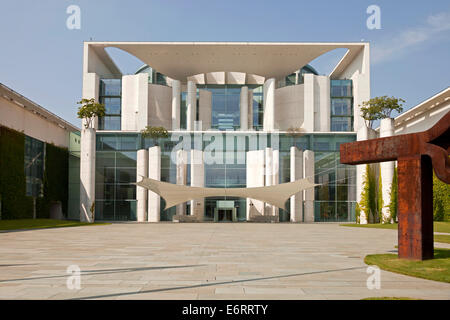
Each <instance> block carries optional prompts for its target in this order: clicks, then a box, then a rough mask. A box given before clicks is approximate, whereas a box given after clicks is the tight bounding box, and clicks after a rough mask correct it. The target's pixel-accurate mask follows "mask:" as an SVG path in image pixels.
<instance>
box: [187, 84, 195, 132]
mask: <svg viewBox="0 0 450 320" xmlns="http://www.w3.org/2000/svg"><path fill="white" fill-rule="evenodd" d="M196 108H197V85H196V84H195V83H194V82H193V81H188V83H187V97H186V130H188V131H192V130H194V121H195V113H196Z"/></svg>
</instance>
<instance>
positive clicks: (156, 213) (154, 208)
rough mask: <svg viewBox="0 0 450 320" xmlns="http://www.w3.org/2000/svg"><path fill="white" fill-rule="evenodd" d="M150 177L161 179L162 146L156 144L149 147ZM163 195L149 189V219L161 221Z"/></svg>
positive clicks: (150, 220)
mask: <svg viewBox="0 0 450 320" xmlns="http://www.w3.org/2000/svg"><path fill="white" fill-rule="evenodd" d="M148 177H149V178H150V179H154V180H159V181H160V180H161V147H160V146H154V147H151V148H149V149H148ZM160 200H161V197H160V196H159V195H158V194H156V193H154V192H153V191H150V190H148V221H149V222H159V221H160V218H161V217H160V210H161V202H160Z"/></svg>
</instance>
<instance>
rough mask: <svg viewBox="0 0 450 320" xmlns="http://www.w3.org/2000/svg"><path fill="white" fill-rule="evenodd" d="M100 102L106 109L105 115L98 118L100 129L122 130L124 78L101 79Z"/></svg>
mask: <svg viewBox="0 0 450 320" xmlns="http://www.w3.org/2000/svg"><path fill="white" fill-rule="evenodd" d="M99 102H100V103H102V104H104V105H105V109H106V110H105V116H104V117H101V118H99V119H98V128H99V130H120V129H121V104H122V79H100V97H99Z"/></svg>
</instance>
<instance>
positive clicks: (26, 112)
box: [0, 83, 80, 219]
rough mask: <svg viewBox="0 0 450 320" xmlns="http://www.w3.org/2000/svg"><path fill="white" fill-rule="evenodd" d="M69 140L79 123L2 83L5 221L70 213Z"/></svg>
mask: <svg viewBox="0 0 450 320" xmlns="http://www.w3.org/2000/svg"><path fill="white" fill-rule="evenodd" d="M70 144H72V145H75V144H78V145H79V144H80V136H79V129H78V128H77V127H75V126H73V125H71V124H70V123H68V122H67V121H64V120H63V119H61V118H60V117H58V116H56V115H55V114H53V113H51V112H50V111H48V110H46V109H44V108H43V107H41V106H39V105H38V104H36V103H35V102H33V101H31V100H29V99H27V98H26V97H24V96H23V95H21V94H19V93H17V92H16V91H14V90H12V89H10V88H8V87H7V86H5V85H4V84H1V83H0V218H1V219H19V218H58V219H62V218H66V217H67V216H68V200H69V183H68V172H69V162H70V161H71V160H70V155H69V151H68V150H69V146H70ZM72 148H74V147H72ZM74 149H75V148H74ZM77 160H78V158H76V157H74V158H73V159H72V161H77ZM76 193H78V190H77V192H76ZM74 200H76V201H79V198H78V199H74Z"/></svg>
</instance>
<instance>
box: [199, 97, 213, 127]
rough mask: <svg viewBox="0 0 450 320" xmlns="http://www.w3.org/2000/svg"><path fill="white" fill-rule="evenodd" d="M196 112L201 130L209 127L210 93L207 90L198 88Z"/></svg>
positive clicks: (210, 111)
mask: <svg viewBox="0 0 450 320" xmlns="http://www.w3.org/2000/svg"><path fill="white" fill-rule="evenodd" d="M198 98H199V101H198V108H199V110H198V113H199V121H200V122H201V126H202V130H203V131H207V130H209V129H211V120H212V119H211V113H212V93H211V91H208V90H199V97H198Z"/></svg>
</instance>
